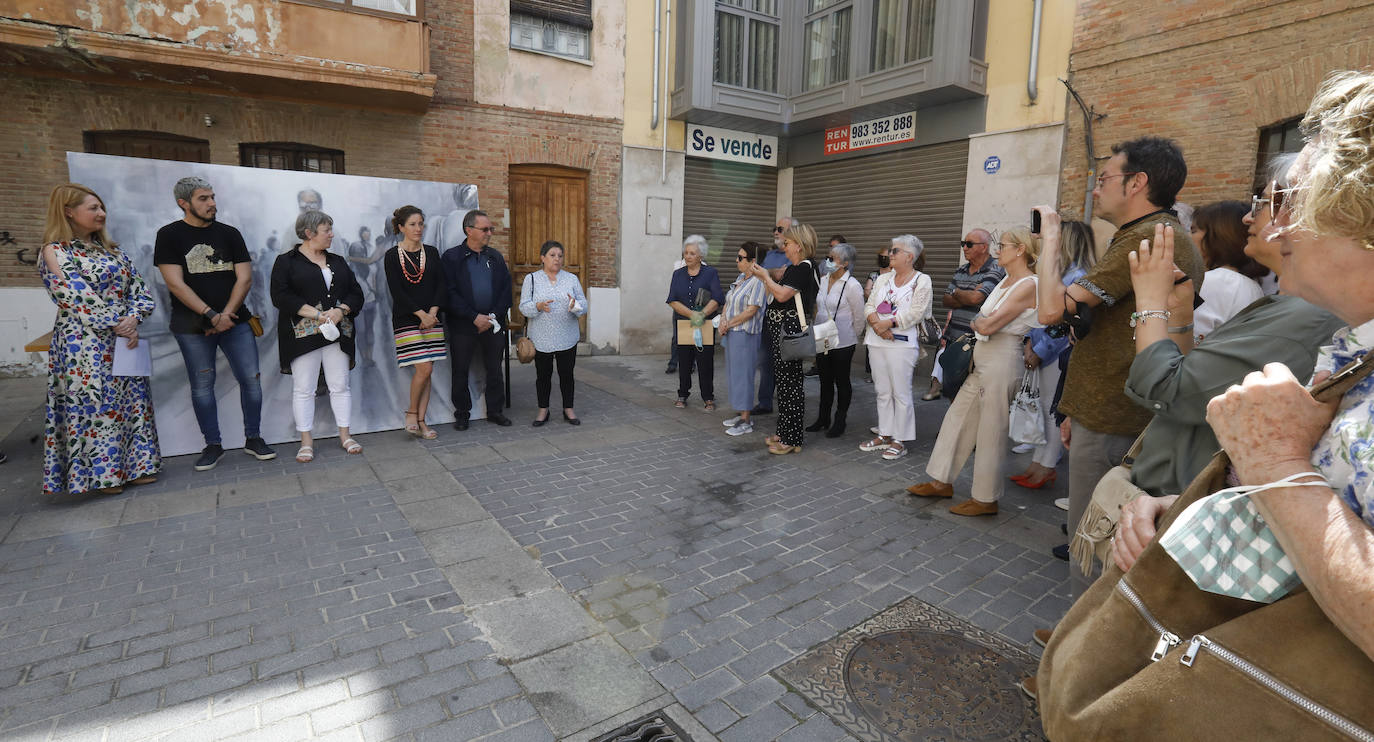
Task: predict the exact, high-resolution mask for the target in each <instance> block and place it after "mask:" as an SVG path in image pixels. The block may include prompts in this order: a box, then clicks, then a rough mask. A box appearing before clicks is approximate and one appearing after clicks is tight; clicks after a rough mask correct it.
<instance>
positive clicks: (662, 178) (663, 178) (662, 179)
mask: <svg viewBox="0 0 1374 742" xmlns="http://www.w3.org/2000/svg"><path fill="white" fill-rule="evenodd" d="M665 1H666V3H667V6H666V7H665V8H664V10H665V12H666V15H667V16H668V27H669V28H672V27H673V25H672V24H673V0H665ZM663 43H664V44H667V43H668V38H667V36H666V35H665V37H664V39H663ZM663 56H664V58H665V59H666V58H667V57H668V54H667V52H666V51H665V52H664V55H663ZM655 79H657V78H655ZM663 89H664V91H667V89H668V65H666V64H665V65H663ZM663 99H664V100H663V102H664V105H667V102H668V96H667V95H665V96H663ZM655 113H657V111H655ZM658 182H659V183H667V182H668V123H667V122H666V121H665V122H664V123H663V167H662V169H661V170H660V171H659V174H658Z"/></svg>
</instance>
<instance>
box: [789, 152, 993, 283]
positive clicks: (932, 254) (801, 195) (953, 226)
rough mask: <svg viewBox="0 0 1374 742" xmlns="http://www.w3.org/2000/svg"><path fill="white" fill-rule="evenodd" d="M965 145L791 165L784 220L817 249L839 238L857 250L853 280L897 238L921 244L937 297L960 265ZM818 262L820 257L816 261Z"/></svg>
mask: <svg viewBox="0 0 1374 742" xmlns="http://www.w3.org/2000/svg"><path fill="white" fill-rule="evenodd" d="M967 166H968V140H963V141H959V142H949V143H947V144H934V145H931V146H929V147H919V148H917V149H909V150H903V151H901V152H893V153H889V154H882V155H872V156H869V157H859V158H855V159H852V160H841V161H839V162H829V163H824V164H820V165H810V166H807V167H799V168H797V170H796V174H795V175H794V176H793V190H792V216H794V217H796V218H797V219H800V220H801V221H802V222H804V223H806V224H810V225H811V226H812V227H813V228H815V230H816V235H817V237H818V238H819V239H820V241H821V243H822V247H821V248H820V249H821V250H824V249H825V248H824V247H823V245H825V244H826V243H828V241H829V240H830V236H831V235H833V234H842V235H844V236H845V237H847V238H848V239H849V242H850V244H852V245H854V248H855V249H856V250H858V253H859V256H858V260H857V261H856V262H857V265H856V266H855V270H854V274H855V277H856V278H861V277H867V276H868V274H869V272H870V271H874V270H877V268H878V259H877V256H878V250H879V249H881V248H882V247H883V246H885V245H888V244H891V242H892V238H893V237H896V236H897V235H899V234H906V233H910V234H914V235H916V236H917V237H919V238H921V242H922V243H923V244H924V245H925V259H926V266H925V272H926V273H928V274H930V277H931V281H932V284H933V285H932V288H933V289H934V291H935V295H936V296H937V297H938V296H939V295H940V293H941V292H942V291H944V287H945V286H946V285H947V284H948V283H949V278H950V276H952V275H954V269H955V268H957V267H959V262H960V259H961V256H960V252H959V240H961V239H963V234H962V233H961V231H962V229H963V222H964V184H965V181H966V180H967V177H968V172H967ZM822 257H823V256H822Z"/></svg>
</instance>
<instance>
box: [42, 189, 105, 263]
mask: <svg viewBox="0 0 1374 742" xmlns="http://www.w3.org/2000/svg"><path fill="white" fill-rule="evenodd" d="M89 196H95V200H97V201H99V202H100V205H101V206H102V207H104V206H105V199H103V198H101V197H100V194H98V193H96V192H95V191H93V190H91V189H89V188H87V187H86V186H83V185H81V184H80V183H63V184H62V185H59V186H57V187H56V188H54V189H52V193H51V194H50V195H49V196H48V218H47V221H46V222H45V223H44V225H43V244H45V245H50V244H52V243H54V242H71V241H72V240H73V239H75V238H76V231H75V230H73V229H72V223H71V220H70V219H68V218H67V212H66V211H65V210H66V209H75V208H76V207H78V206H80V205H81V202H82V201H85V200H86V198H87V197H89ZM91 237H92V240H91V241H92V242H95V243H98V245H99V246H100V247H103V248H105V249H106V250H111V251H113V250H115V249H116V248H118V247H119V243H117V242H115V241H114V240H112V239H110V235H109V234H107V233H106V232H105V228H104V227H101V228H100V229H98V230H96V232H95V233H94V234H92V235H91Z"/></svg>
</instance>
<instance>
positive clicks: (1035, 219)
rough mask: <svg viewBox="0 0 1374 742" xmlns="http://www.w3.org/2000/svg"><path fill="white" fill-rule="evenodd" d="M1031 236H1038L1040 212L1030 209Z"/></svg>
mask: <svg viewBox="0 0 1374 742" xmlns="http://www.w3.org/2000/svg"><path fill="white" fill-rule="evenodd" d="M1031 234H1040V210H1039V209H1031Z"/></svg>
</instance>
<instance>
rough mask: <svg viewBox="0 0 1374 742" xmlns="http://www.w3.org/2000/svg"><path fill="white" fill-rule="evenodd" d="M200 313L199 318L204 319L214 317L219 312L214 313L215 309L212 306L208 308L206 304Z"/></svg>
mask: <svg viewBox="0 0 1374 742" xmlns="http://www.w3.org/2000/svg"><path fill="white" fill-rule="evenodd" d="M200 313H201V316H204V317H213V316H215V315H216V314H219V312H216V311H215V308H214V307H212V306H210V305H209V304H206V305H205V309H203V310H201V312H200Z"/></svg>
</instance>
